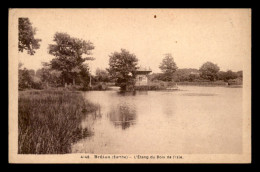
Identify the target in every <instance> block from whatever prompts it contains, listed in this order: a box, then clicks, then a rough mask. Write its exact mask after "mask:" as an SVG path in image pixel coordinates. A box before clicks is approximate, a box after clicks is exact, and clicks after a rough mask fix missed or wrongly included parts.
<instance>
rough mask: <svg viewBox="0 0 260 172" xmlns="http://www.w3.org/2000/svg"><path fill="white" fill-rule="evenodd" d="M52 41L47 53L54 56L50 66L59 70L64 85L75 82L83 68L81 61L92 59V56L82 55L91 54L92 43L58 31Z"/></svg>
mask: <svg viewBox="0 0 260 172" xmlns="http://www.w3.org/2000/svg"><path fill="white" fill-rule="evenodd" d="M53 41H54V42H55V44H49V53H50V54H51V55H53V56H55V58H54V59H52V60H51V62H50V66H51V68H52V69H54V70H58V71H61V75H62V78H63V83H64V84H65V85H66V83H73V84H75V79H76V77H77V75H78V74H79V73H80V71H81V69H83V67H82V65H83V63H84V62H85V61H86V60H94V58H93V57H82V56H83V55H91V50H93V49H94V46H93V44H92V43H91V42H90V41H85V40H82V39H78V38H74V37H71V36H70V35H69V34H67V33H59V32H57V33H55V35H54V39H53ZM84 69H85V68H84Z"/></svg>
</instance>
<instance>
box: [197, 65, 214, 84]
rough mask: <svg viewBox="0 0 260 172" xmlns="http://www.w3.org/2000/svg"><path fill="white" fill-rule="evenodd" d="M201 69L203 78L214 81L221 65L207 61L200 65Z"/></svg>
mask: <svg viewBox="0 0 260 172" xmlns="http://www.w3.org/2000/svg"><path fill="white" fill-rule="evenodd" d="M199 70H200V72H201V77H202V78H204V79H208V80H210V81H214V80H215V79H216V78H217V73H218V71H219V67H218V65H217V64H214V63H212V62H206V63H204V64H203V65H202V66H201V67H200V69H199Z"/></svg>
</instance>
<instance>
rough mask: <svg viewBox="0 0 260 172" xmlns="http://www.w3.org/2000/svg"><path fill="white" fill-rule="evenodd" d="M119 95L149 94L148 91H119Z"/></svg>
mask: <svg viewBox="0 0 260 172" xmlns="http://www.w3.org/2000/svg"><path fill="white" fill-rule="evenodd" d="M117 94H118V95H119V96H136V95H148V91H118V92H117Z"/></svg>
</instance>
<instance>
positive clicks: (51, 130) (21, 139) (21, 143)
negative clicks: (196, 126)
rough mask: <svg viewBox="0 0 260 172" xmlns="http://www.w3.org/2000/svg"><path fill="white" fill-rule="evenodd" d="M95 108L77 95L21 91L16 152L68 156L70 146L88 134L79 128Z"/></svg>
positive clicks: (69, 92)
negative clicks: (66, 154) (83, 119)
mask: <svg viewBox="0 0 260 172" xmlns="http://www.w3.org/2000/svg"><path fill="white" fill-rule="evenodd" d="M97 108H98V106H96V105H94V104H92V103H90V102H88V101H86V100H85V99H84V98H83V96H82V95H81V93H80V92H72V91H64V90H63V91H57V90H44V91H36V90H30V91H20V92H19V102H18V153H20V154H63V153H70V152H71V144H72V143H74V142H76V141H78V140H79V139H81V138H84V137H86V136H88V135H89V134H90V133H89V131H87V130H86V129H84V128H82V127H81V125H80V122H81V120H82V118H84V117H85V116H86V115H87V114H88V113H90V112H94V111H96V110H97Z"/></svg>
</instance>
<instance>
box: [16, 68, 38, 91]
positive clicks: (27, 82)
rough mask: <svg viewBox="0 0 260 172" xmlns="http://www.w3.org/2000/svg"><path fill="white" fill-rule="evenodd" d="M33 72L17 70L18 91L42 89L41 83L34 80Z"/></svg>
mask: <svg viewBox="0 0 260 172" xmlns="http://www.w3.org/2000/svg"><path fill="white" fill-rule="evenodd" d="M34 74H35V72H34V70H28V69H26V68H24V69H19V70H18V89H19V90H24V89H29V88H33V89H42V83H41V82H39V81H36V80H35V76H34Z"/></svg>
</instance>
